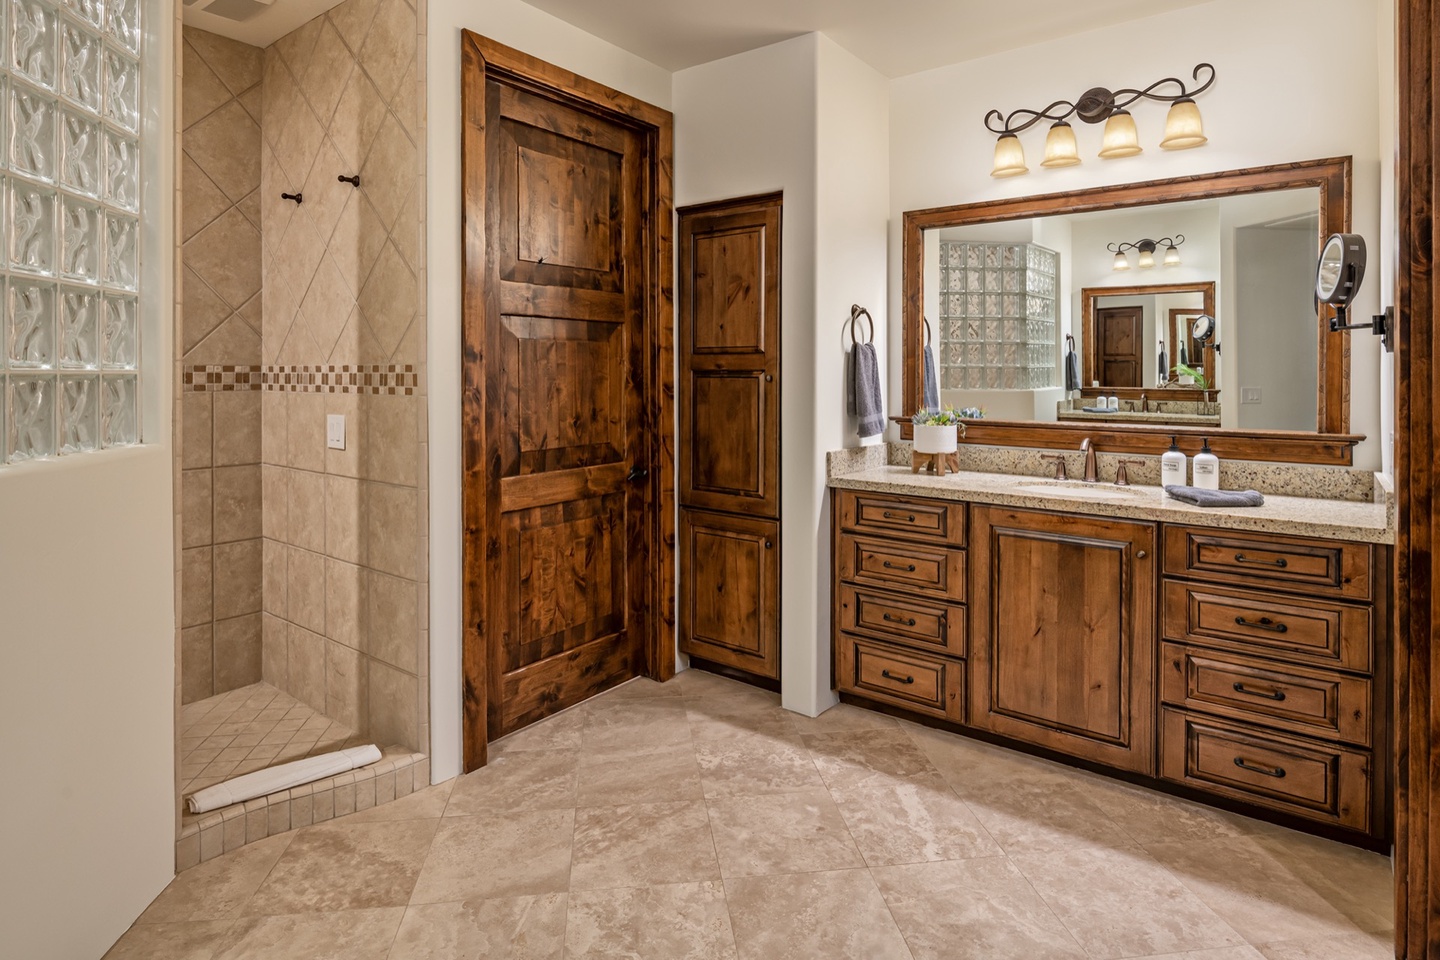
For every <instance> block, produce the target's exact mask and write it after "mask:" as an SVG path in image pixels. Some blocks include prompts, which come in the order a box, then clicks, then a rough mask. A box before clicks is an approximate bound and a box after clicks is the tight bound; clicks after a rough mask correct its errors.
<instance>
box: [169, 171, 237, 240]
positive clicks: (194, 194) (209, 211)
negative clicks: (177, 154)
mask: <svg viewBox="0 0 1440 960" xmlns="http://www.w3.org/2000/svg"><path fill="white" fill-rule="evenodd" d="M181 164H182V171H183V172H182V174H181V176H182V179H183V182H184V186H185V195H184V197H183V200H182V204H181V206H182V207H183V210H182V220H181V226H180V229H181V235H182V239H183V240H189V239H190V238H191V237H193V236H195V234H197V233H199V232H200V231H201V230H203V229H205V228H206V227H207V226H209V225H210V224H211V223H213V222H214V221H215V218H216V217H218V216H220V214H222V213H224V212H225V211H226V210H229V209H230V207H231V206H232V204H231V203H230V198H229V197H227V196H225V194H224V192H223V191H222V190H221V189H220V188H219V187H217V186H216V185H215V183H214V181H212V180H211V179H210V178H209V177H207V176H206V175H205V171H204V170H201V169H200V166H199V165H198V164H197V163H196V162H195V161H194V160H191V159H190V158H189V157H185V158H184V159H183V160H182V161H181Z"/></svg>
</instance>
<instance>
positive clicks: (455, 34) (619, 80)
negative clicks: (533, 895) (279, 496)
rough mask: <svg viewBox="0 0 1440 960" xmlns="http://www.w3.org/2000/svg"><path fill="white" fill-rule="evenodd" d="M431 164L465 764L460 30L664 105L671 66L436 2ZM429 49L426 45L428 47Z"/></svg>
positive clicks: (439, 763) (433, 529)
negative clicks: (484, 37) (462, 675)
mask: <svg viewBox="0 0 1440 960" xmlns="http://www.w3.org/2000/svg"><path fill="white" fill-rule="evenodd" d="M428 6H429V12H428V17H427V20H426V21H425V22H426V23H427V24H428V26H427V28H426V29H427V38H426V44H425V45H424V46H422V55H424V56H426V57H427V60H426V62H427V70H426V83H427V98H428V103H427V107H428V115H429V117H430V122H429V123H428V124H427V125H426V129H427V130H428V136H429V144H428V150H427V154H428V163H427V167H426V181H427V184H428V193H427V197H428V200H427V206H426V209H427V214H428V227H427V240H428V247H429V251H428V256H429V261H428V279H427V284H426V295H427V297H428V304H429V311H430V329H429V357H428V361H429V367H428V372H429V376H430V383H429V402H430V414H429V416H430V433H429V440H430V676H431V696H430V750H431V760H430V770H431V779H432V780H433V781H434V782H436V783H438V782H440V781H442V780H446V779H449V778H450V777H453V776H455V775H456V774H458V773H459V772H460V760H461V744H462V739H461V723H462V714H461V670H460V650H461V646H460V645H461V637H462V635H463V633H464V630H463V625H462V624H461V610H462V606H461V572H460V571H461V556H462V554H461V538H460V531H461V526H462V525H461V515H460V470H461V460H460V453H461V448H460V290H461V286H460V279H461V276H460V252H461V250H460V214H461V210H460V203H459V197H460V129H461V128H460V31H461V30H462V29H468V30H473V31H474V32H476V33H479V34H481V35H483V36H486V37H490V38H491V39H493V40H497V41H499V42H500V43H504V44H506V45H508V46H511V47H515V48H517V49H519V50H523V51H524V52H526V53H528V54H531V55H532V56H535V57H539V58H541V59H542V60H548V61H550V62H552V63H556V64H559V65H560V66H563V67H565V68H566V69H567V70H572V71H574V72H575V73H578V74H580V75H581V76H584V77H588V78H590V79H591V80H596V81H598V82H600V83H603V84H606V85H608V86H611V87H614V88H615V89H617V90H620V91H621V92H623V93H627V94H629V95H631V96H633V97H638V98H639V99H641V100H645V101H647V102H649V103H652V104H655V105H656V106H660V107H665V108H669V106H670V74H669V72H668V71H665V70H663V69H661V68H660V67H657V66H655V65H654V64H652V63H649V62H648V61H645V60H642V59H640V58H639V57H637V56H634V55H633V54H630V53H626V52H625V51H624V50H621V49H620V48H619V47H616V46H614V45H613V44H609V43H606V42H605V41H603V40H600V39H598V38H596V37H593V36H591V35H590V34H587V33H585V32H584V31H582V30H580V29H578V28H577V27H572V26H571V25H570V24H568V23H565V22H564V21H562V20H558V19H556V18H555V17H552V16H550V15H549V14H546V13H542V12H541V11H539V10H538V9H536V8H535V7H531V6H529V5H527V4H525V3H521V2H520V0H487V2H485V3H483V4H477V3H470V2H467V0H429V4H428ZM425 51H428V53H427V52H425Z"/></svg>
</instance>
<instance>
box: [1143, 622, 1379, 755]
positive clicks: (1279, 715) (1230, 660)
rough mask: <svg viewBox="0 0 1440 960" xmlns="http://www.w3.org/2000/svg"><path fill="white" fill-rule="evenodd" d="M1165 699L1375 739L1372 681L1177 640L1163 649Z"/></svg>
mask: <svg viewBox="0 0 1440 960" xmlns="http://www.w3.org/2000/svg"><path fill="white" fill-rule="evenodd" d="M1161 654H1162V656H1161V662H1162V663H1163V664H1164V666H1163V667H1162V669H1161V673H1160V691H1161V697H1162V698H1163V699H1164V701H1165V702H1166V703H1169V704H1173V705H1175V706H1181V707H1187V708H1189V709H1192V710H1203V711H1206V712H1209V713H1217V714H1220V715H1222V716H1225V717H1229V718H1231V719H1233V720H1242V721H1249V722H1254V723H1261V724H1265V725H1266V726H1271V727H1280V728H1282V729H1285V730H1289V731H1291V732H1293V733H1304V734H1310V735H1312V736H1318V737H1327V738H1339V739H1341V740H1344V741H1347V742H1349V743H1353V744H1358V745H1360V746H1370V745H1371V744H1372V731H1371V708H1370V704H1371V684H1370V681H1369V680H1361V679H1359V678H1357V677H1347V676H1344V675H1343V674H1339V673H1332V672H1329V671H1325V670H1314V669H1310V668H1307V667H1298V666H1285V665H1282V664H1278V663H1273V662H1269V661H1265V660H1256V659H1253V658H1251V657H1243V656H1238V655H1236V654H1228V653H1214V652H1212V651H1209V650H1197V649H1195V648H1193V647H1185V646H1181V645H1179V644H1175V643H1167V644H1164V646H1163V647H1162V650H1161Z"/></svg>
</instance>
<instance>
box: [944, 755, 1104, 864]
mask: <svg viewBox="0 0 1440 960" xmlns="http://www.w3.org/2000/svg"><path fill="white" fill-rule="evenodd" d="M950 783H951V786H952V788H953V789H954V790H955V792H956V793H957V794H959V796H960V798H961V799H962V800H964V801H965V803H966V805H968V806H969V808H970V810H971V811H972V812H973V813H974V814H975V817H976V819H978V820H979V821H980V823H981V824H983V825H984V827H985V829H986V830H987V831H989V833H990V836H992V837H994V838H995V842H996V843H998V844H1000V846H1001V847H1002V848H1003V849H1004V850H1005V852H1006V853H1008V854H1022V853H1034V852H1036V851H1041V850H1073V849H1077V848H1080V847H1084V846H1090V845H1093V846H1096V847H1099V848H1103V849H1117V848H1123V847H1128V846H1130V845H1131V843H1132V841H1131V840H1130V838H1129V837H1128V836H1127V835H1126V834H1125V832H1124V831H1122V830H1121V829H1120V828H1119V827H1117V826H1116V825H1115V824H1114V823H1113V822H1111V820H1110V819H1109V818H1108V817H1106V816H1105V814H1103V813H1101V812H1100V808H1099V807H1097V806H1095V804H1093V803H1091V802H1090V800H1089V799H1088V798H1087V796H1086V795H1085V793H1084V792H1083V791H1081V790H1080V789H1079V788H1078V787H1077V785H1076V784H1075V782H1074V781H1073V780H1071V779H1069V778H1066V777H1064V776H1060V775H1056V774H1043V775H1040V776H1030V777H1015V778H1008V779H1003V780H998V781H990V780H974V781H966V782H964V783H960V782H957V781H954V780H951V781H950Z"/></svg>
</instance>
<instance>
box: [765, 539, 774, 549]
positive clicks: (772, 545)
mask: <svg viewBox="0 0 1440 960" xmlns="http://www.w3.org/2000/svg"><path fill="white" fill-rule="evenodd" d="M774 546H775V544H773V543H771V542H770V541H769V540H766V541H765V549H766V550H769V549H770V548H772V547H774Z"/></svg>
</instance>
